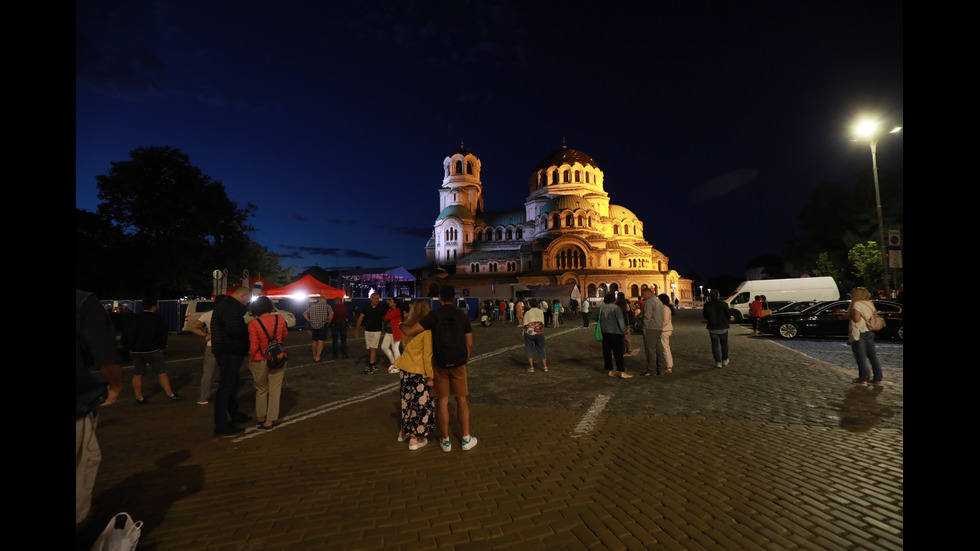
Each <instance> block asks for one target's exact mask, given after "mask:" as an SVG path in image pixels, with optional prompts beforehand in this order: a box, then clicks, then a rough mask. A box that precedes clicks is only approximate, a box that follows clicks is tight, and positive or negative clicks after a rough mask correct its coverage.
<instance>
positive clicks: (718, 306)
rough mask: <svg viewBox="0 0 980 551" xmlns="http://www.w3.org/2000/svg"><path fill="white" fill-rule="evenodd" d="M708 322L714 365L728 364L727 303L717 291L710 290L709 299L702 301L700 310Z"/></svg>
mask: <svg viewBox="0 0 980 551" xmlns="http://www.w3.org/2000/svg"><path fill="white" fill-rule="evenodd" d="M702 315H703V316H704V319H705V320H706V321H707V322H708V335H709V336H710V337H711V354H712V355H713V356H714V357H715V367H723V366H726V365H728V316H729V315H730V314H729V312H728V303H727V302H725V301H723V300H721V298H720V297H719V295H718V291H716V290H714V289H712V290H711V300H709V301H708V302H706V303H704V311H703V312H702Z"/></svg>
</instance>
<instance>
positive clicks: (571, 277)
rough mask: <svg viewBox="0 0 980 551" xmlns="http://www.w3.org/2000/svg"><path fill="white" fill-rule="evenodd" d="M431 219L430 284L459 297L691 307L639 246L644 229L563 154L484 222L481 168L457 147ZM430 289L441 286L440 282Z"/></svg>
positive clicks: (575, 159) (671, 274) (573, 155)
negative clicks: (555, 290)
mask: <svg viewBox="0 0 980 551" xmlns="http://www.w3.org/2000/svg"><path fill="white" fill-rule="evenodd" d="M442 164H443V179H442V186H441V187H440V188H439V216H438V218H437V219H436V221H435V224H434V226H433V233H432V238H431V239H430V240H429V242H428V243H427V244H426V261H427V264H428V266H429V267H430V268H433V269H435V270H437V273H438V275H437V276H434V277H432V278H429V279H430V280H429V281H427V282H426V283H425V284H426V285H428V286H430V287H431V286H432V285H438V284H439V283H451V284H452V285H454V286H455V287H457V288H459V289H461V290H462V291H463V294H464V295H468V296H479V297H486V298H491V297H499V298H509V297H511V296H514V291H513V289H524V288H525V287H527V288H532V289H533V288H534V287H535V286H541V285H544V286H571V285H575V286H577V288H578V289H579V291H580V293H581V295H582V296H583V297H585V296H587V297H590V298H598V297H601V296H603V295H604V294H605V293H606V292H609V291H621V292H623V293H625V294H626V296H627V297H631V298H632V297H639V295H640V292H641V291H642V290H643V289H644V288H647V287H649V288H652V289H653V290H654V291H655V293H657V294H660V293H666V294H667V295H668V296H670V297H671V299H672V300H673V299H674V298H676V299H678V300H679V301H680V303H682V304H685V305H691V304H692V300H693V291H692V285H691V281H690V280H687V279H683V278H681V277H679V275H678V274H677V272H676V271H674V270H671V269H670V268H669V264H668V261H669V259H668V258H667V256H665V255H664V254H663V253H662V252H660V251H659V250H657V249H655V248H654V247H653V246H652V245H651V244H650V243H649V242H647V240H646V238H645V237H644V223H643V221H642V220H640V219H638V218H637V217H636V215H635V214H633V212H632V211H630V210H629V209H628V208H626V207H623V206H620V205H616V204H613V203H612V202H611V201H610V198H609V194H608V193H606V192H605V190H604V189H603V172H602V170H600V169H599V167H598V165H596V163H595V161H593V160H592V158H591V157H589V156H588V155H586V154H585V153H582V152H581V151H577V150H574V149H569V148H567V147H564V146H563V147H562V148H561V149H559V150H558V151H555V152H554V153H551V154H550V155H547V156H546V157H545V158H544V159H542V160H541V162H540V163H539V164H538V166H537V167H536V168H535V169H534V171H533V172H532V173H531V176H530V177H529V179H528V195H527V197H526V198H525V199H524V208H523V209H521V210H511V211H502V212H486V211H485V210H484V208H483V184H482V182H481V180H480V171H481V168H482V163H481V161H480V159H479V158H478V157H477V156H476V155H475V154H474V153H473V152H472V151H470V150H469V149H467V148H466V147H463V146H462V145H461V146H460V147H459V148H458V149H456V150H455V151H454V152H452V153H451V154H450V155H448V156H447V157H446V158H445V159H443V163H442ZM438 279H442V280H444V281H442V282H439V281H437V280H438Z"/></svg>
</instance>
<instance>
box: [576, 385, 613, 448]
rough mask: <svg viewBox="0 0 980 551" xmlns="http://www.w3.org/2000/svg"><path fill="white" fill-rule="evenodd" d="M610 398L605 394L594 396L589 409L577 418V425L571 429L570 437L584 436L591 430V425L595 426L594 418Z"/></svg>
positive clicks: (597, 416)
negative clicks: (580, 417)
mask: <svg viewBox="0 0 980 551" xmlns="http://www.w3.org/2000/svg"><path fill="white" fill-rule="evenodd" d="M611 398H612V396H606V395H605V394H600V395H598V396H596V398H595V401H594V402H592V405H591V406H590V407H589V410H588V411H586V412H585V415H583V416H582V419H580V420H579V422H578V425H576V426H575V430H573V431H572V438H578V437H580V436H585V435H586V434H588V433H590V432H592V427H593V426H595V422H596V419H598V418H599V414H600V413H602V410H603V409H605V408H606V404H608V403H609V400H610V399H611Z"/></svg>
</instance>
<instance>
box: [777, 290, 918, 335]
mask: <svg viewBox="0 0 980 551" xmlns="http://www.w3.org/2000/svg"><path fill="white" fill-rule="evenodd" d="M871 302H873V303H874V305H875V309H876V310H878V315H879V316H881V317H883V318H884V319H885V328H884V329H882V330H881V331H878V332H877V336H879V337H883V338H892V339H897V340H900V341H901V340H904V331H905V327H904V320H903V318H902V305H901V304H899V303H897V302H892V301H890V300H873V301H871ZM850 304H851V301H849V300H831V301H827V302H820V303H817V304H815V305H813V306H811V307H809V308H807V309H806V310H803V311H801V312H773V314H772V315H771V316H769V317H766V318H763V319H761V320H759V330H760V331H762V332H764V333H770V334H773V335H779V336H780V337H783V338H784V339H795V338H796V337H846V336H847V331H848V327H849V325H848V319H847V308H848V306H850Z"/></svg>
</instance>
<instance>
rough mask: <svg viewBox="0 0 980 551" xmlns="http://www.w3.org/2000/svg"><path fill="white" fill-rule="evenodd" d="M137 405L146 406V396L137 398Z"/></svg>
mask: <svg viewBox="0 0 980 551" xmlns="http://www.w3.org/2000/svg"><path fill="white" fill-rule="evenodd" d="M136 405H137V406H145V405H146V398H137V399H136Z"/></svg>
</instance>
